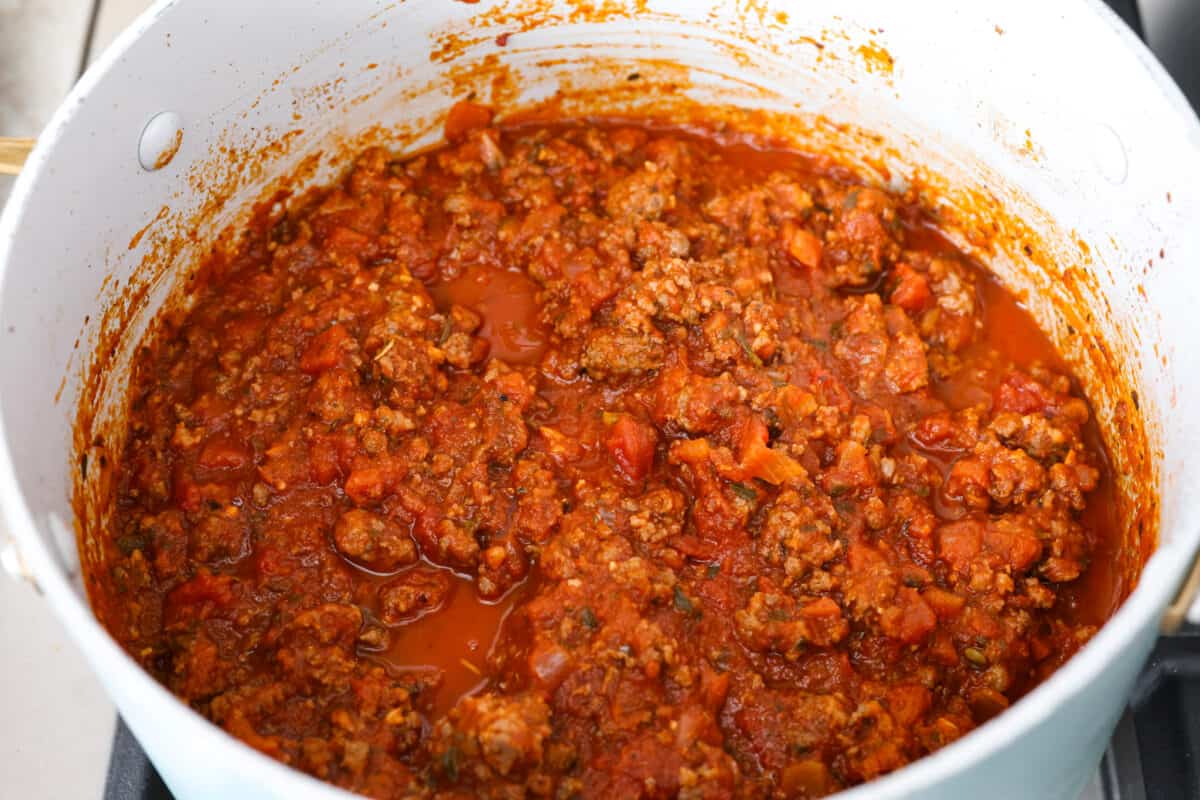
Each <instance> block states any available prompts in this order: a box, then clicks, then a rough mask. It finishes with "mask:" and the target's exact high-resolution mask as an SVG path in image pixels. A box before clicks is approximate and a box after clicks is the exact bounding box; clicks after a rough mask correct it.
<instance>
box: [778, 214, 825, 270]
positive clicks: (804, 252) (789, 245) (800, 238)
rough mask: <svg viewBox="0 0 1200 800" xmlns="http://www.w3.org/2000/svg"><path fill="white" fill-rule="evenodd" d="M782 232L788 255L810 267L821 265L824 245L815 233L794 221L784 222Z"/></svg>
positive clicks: (814, 267)
mask: <svg viewBox="0 0 1200 800" xmlns="http://www.w3.org/2000/svg"><path fill="white" fill-rule="evenodd" d="M781 233H782V236H783V246H784V248H785V249H786V250H787V252H788V255H790V256H791V257H792V258H794V259H796V262H797V263H799V264H801V265H803V266H805V267H808V268H809V269H816V268H817V267H819V266H821V253H822V251H823V250H824V247H823V246H822V244H821V240H820V239H818V238H817V237H816V235H815V234H813V233H811V232H810V231H807V230H805V229H804V228H801V227H800V226H799V225H797V224H795V223H794V222H786V223H784V225H783V229H782V231H781Z"/></svg>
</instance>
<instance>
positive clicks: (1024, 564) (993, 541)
mask: <svg viewBox="0 0 1200 800" xmlns="http://www.w3.org/2000/svg"><path fill="white" fill-rule="evenodd" d="M1004 522H1005V520H1000V523H989V524H988V526H987V528H986V530H985V531H984V534H983V544H984V546H985V547H987V549H988V550H989V551H990V552H992V553H994V554H995V555H996V556H998V557H999V558H1000V560H1001V561H1003V562H1004V563H1005V564H1007V565H1008V566H1009V567H1011V568H1012V570H1013V571H1014V572H1024V571H1025V570H1027V569H1029V568H1030V567H1031V566H1033V563H1034V562H1035V561H1037V560H1038V558H1040V557H1041V555H1042V542H1041V540H1040V539H1038V537H1037V535H1036V534H1034V532H1033V531H1031V530H1029V529H1027V528H1023V527H1017V526H1015V525H1007V524H1001V523H1004Z"/></svg>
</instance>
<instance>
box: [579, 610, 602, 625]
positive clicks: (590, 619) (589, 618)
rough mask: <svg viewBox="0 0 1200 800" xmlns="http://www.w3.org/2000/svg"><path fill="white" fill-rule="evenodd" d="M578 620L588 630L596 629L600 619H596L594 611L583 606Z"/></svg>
mask: <svg viewBox="0 0 1200 800" xmlns="http://www.w3.org/2000/svg"><path fill="white" fill-rule="evenodd" d="M579 620H580V621H581V622H582V623H583V627H585V628H587V629H588V630H593V631H594V630H596V628H599V627H600V620H598V619H596V612H594V611H592V609H590V608H588V607H587V606H584V607H583V608H582V609H581V610H580V612H579Z"/></svg>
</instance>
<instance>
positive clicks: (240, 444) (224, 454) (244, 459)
mask: <svg viewBox="0 0 1200 800" xmlns="http://www.w3.org/2000/svg"><path fill="white" fill-rule="evenodd" d="M252 458H253V454H252V453H251V452H250V450H249V448H248V447H247V445H246V443H245V442H244V441H238V440H236V439H234V438H233V437H232V436H229V435H227V434H218V435H216V436H211V437H209V438H208V439H207V440H206V441H205V442H204V446H203V447H202V448H201V449H200V455H199V456H197V458H196V463H197V464H199V465H200V466H202V467H205V468H207V469H240V468H242V467H244V466H245V465H246V464H248V463H249V462H250V460H251V459H252Z"/></svg>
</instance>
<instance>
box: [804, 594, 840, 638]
mask: <svg viewBox="0 0 1200 800" xmlns="http://www.w3.org/2000/svg"><path fill="white" fill-rule="evenodd" d="M800 616H801V618H802V619H803V620H804V621H805V622H806V623H808V638H809V640H810V641H811V642H812V643H813V644H815V645H817V646H818V647H828V646H829V645H831V644H833V643H835V642H840V641H841V640H842V639H845V638H846V635H847V634H848V633H849V632H850V624H849V623H848V622H846V619H845V617H843V616H842V608H841V606H839V605H838V604H837V603H836V602H834V601H833V599H832V598H829V597H818V598H817V599H816V600H813V601H812V602H810V603H807V604H806V605H805V606H804V607H803V608H801V609H800Z"/></svg>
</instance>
